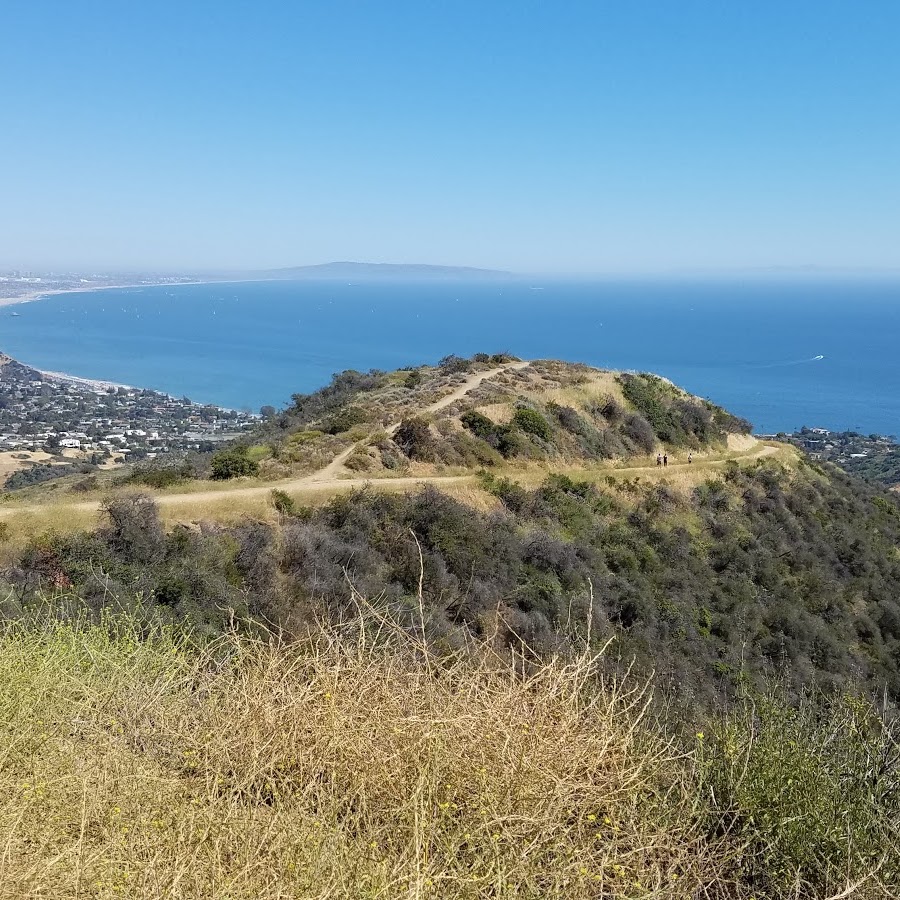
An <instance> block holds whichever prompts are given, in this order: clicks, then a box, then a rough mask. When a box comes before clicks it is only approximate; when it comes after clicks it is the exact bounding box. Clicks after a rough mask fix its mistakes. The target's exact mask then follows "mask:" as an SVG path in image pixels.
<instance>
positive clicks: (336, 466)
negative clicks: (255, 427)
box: [289, 360, 529, 488]
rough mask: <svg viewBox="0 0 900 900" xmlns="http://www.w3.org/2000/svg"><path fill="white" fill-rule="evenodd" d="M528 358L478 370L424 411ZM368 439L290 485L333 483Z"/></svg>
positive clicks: (391, 430)
mask: <svg viewBox="0 0 900 900" xmlns="http://www.w3.org/2000/svg"><path fill="white" fill-rule="evenodd" d="M528 364H529V363H528V361H527V360H523V361H519V362H512V363H505V364H504V365H502V366H497V368H496V369H488V370H487V371H486V372H476V373H475V374H474V375H470V376H469V377H468V378H467V379H466V380H465V381H464V382H463V383H462V384H461V385H460V386H459V387H458V388H457V389H456V390H455V391H453V393H451V394H447V396H446V397H441V399H440V400H438V401H437V402H435V403H431V404H429V405H428V406H426V407H425V408H424V409H423V410H422V412H423V413H433V412H437V411H438V410H439V409H444V408H446V407H448V406H450V405H451V404H453V403H456V401H457V400H462V398H463V397H465V396H466V394H468V393H469V391H471V390H474V389H475V388H477V387H478V386H479V385H480V384H481V383H482V382H483V381H487V380H488V379H490V378H493V377H494V376H495V375H499V374H500V373H501V372H506V371H507V370H508V369H524V368H525V367H526V366H527V365H528ZM399 427H400V423H399V422H394V423H392V424H390V425H388V426H387V427H386V428H385V429H384V430H385V431H386V432H387V433H388V434H389V435H393V434H394V432H395V431H396V430H397V429H398V428H399ZM365 442H366V439H365V438H364V439H363V440H361V441H357V442H356V443H355V444H353V445H352V446H350V447H348V448H347V449H346V450H342V451H341V452H340V453H338V455H337V456H336V457H335V458H334V459H333V460H332V461H331V462H330V463H328V465H327V466H325V468H324V469H319V471H318V472H313V473H312V474H311V475H304V476H303V477H302V478H298V479H294V480H293V481H291V482H290V483H289V487H291V488H293V487H295V486H300V485H303V484H317V485H318V486H319V487H321V486H323V485H329V484H332V483H333V482H334V481H335V480H336V479H338V478H339V477H340V475H341V473H343V472H345V471H346V470H345V469H344V463H345V462H346V461H347V460H348V459H349V458H350V456H351V455H352V454H353V451H354V450H356V449H357V447H360V446H362V445H363V444H365Z"/></svg>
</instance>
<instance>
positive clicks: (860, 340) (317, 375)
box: [0, 279, 900, 434]
mask: <svg viewBox="0 0 900 900" xmlns="http://www.w3.org/2000/svg"><path fill="white" fill-rule="evenodd" d="M13 313H16V314H17V315H13ZM898 346H900V281H897V280H895V281H889V280H874V279H872V280H865V279H858V280H849V279H845V280H824V279H815V280H813V279H810V280H793V281H791V280H774V279H771V280H760V279H752V280H745V281H741V280H727V281H726V280H717V281H709V280H706V281H685V280H678V281H662V280H654V281H634V280H630V281H627V280H621V281H611V280H607V281H593V282H576V281H532V282H527V281H510V282H490V283H473V282H430V283H409V282H404V283H385V282H366V283H360V284H347V283H344V282H335V281H297V282H283V281H266V282H234V283H208V284H196V285H179V286H172V285H164V286H154V287H138V288H122V289H110V290H104V291H95V292H83V293H73V294H59V295H55V296H51V297H46V298H44V299H41V300H39V301H35V302H33V303H28V304H20V305H17V306H12V307H4V308H0V350H2V351H4V352H6V353H9V354H10V355H11V356H14V357H16V358H17V359H20V360H21V361H23V362H25V363H28V364H30V365H33V366H36V367H38V368H41V369H50V370H56V371H65V372H69V373H71V374H74V375H80V376H83V377H87V378H98V379H105V380H108V381H116V382H122V383H126V384H134V385H139V386H141V387H152V388H156V389H158V390H162V391H166V392H167V393H171V394H175V395H178V396H181V395H187V396H190V397H191V398H192V399H195V400H200V401H205V402H210V403H217V404H220V405H223V406H229V407H233V408H251V409H258V408H259V407H260V406H262V405H263V404H271V405H274V406H283V405H284V404H286V403H287V402H289V400H290V396H291V394H292V393H295V392H308V391H312V390H315V389H316V388H318V387H321V386H322V385H323V384H325V383H326V382H327V381H328V380H329V378H330V377H331V375H332V373H334V372H337V371H340V370H342V369H346V368H357V369H363V370H365V369H369V368H382V369H391V368H396V367H398V366H403V365H410V364H417V363H426V362H427V363H433V362H436V361H437V360H438V359H440V358H441V357H442V356H444V355H446V354H448V353H457V354H459V355H464V356H468V355H470V354H472V353H474V352H477V351H484V352H489V353H491V352H498V351H501V350H502V351H509V352H511V353H515V354H516V355H518V356H521V357H524V358H529V359H532V358H561V359H567V360H572V361H581V362H587V363H590V364H592V365H597V366H606V367H610V368H616V369H627V370H640V371H653V372H657V373H659V374H661V375H665V376H666V377H668V378H671V379H672V380H673V381H675V382H676V383H678V384H680V385H682V386H683V387H685V388H687V389H688V390H690V391H692V392H694V393H697V394H700V395H701V396H704V397H709V398H710V399H712V400H713V401H715V402H716V403H720V404H722V405H723V406H725V407H727V408H728V409H730V410H731V411H733V412H735V413H738V414H739V415H742V416H745V417H746V418H748V419H750V421H752V422H753V423H754V425H755V427H756V430H757V431H758V432H774V431H779V430H794V429H795V428H798V427H800V426H801V425H810V426H819V427H825V428H833V429H847V428H850V429H854V430H859V431H864V432H866V433H868V432H879V433H883V434H895V433H898V432H900V366H898V364H897V357H898Z"/></svg>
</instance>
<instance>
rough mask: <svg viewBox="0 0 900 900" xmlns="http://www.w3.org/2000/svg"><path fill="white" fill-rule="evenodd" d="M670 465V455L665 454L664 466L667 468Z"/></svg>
mask: <svg viewBox="0 0 900 900" xmlns="http://www.w3.org/2000/svg"><path fill="white" fill-rule="evenodd" d="M668 464H669V454H668V453H664V454H663V465H664V466H667V465H668Z"/></svg>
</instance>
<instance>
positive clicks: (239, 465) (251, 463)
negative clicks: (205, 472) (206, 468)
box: [210, 447, 259, 481]
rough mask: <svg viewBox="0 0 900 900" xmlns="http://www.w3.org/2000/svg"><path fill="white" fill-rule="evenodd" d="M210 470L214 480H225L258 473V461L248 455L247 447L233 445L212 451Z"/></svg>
mask: <svg viewBox="0 0 900 900" xmlns="http://www.w3.org/2000/svg"><path fill="white" fill-rule="evenodd" d="M210 470H211V473H212V478H213V479H214V480H216V481H225V480H227V479H229V478H240V477H242V476H245V475H258V474H259V462H258V461H257V460H255V459H253V458H252V457H251V456H250V455H249V452H248V448H246V447H233V448H231V449H229V450H220V451H219V452H218V453H214V454H213V458H212V461H211V463H210Z"/></svg>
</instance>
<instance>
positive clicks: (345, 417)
mask: <svg viewBox="0 0 900 900" xmlns="http://www.w3.org/2000/svg"><path fill="white" fill-rule="evenodd" d="M368 421H369V416H368V414H367V413H366V412H365V410H363V409H360V408H359V407H358V406H348V407H347V408H346V409H342V410H341V411H340V412H338V413H335V415H333V416H331V417H329V418H328V419H327V420H326V421H325V424H324V425H323V426H322V430H323V431H324V432H325V433H326V434H343V433H344V432H345V431H349V430H350V429H351V428H353V427H354V426H356V425H364V424H365V423H366V422H368Z"/></svg>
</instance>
